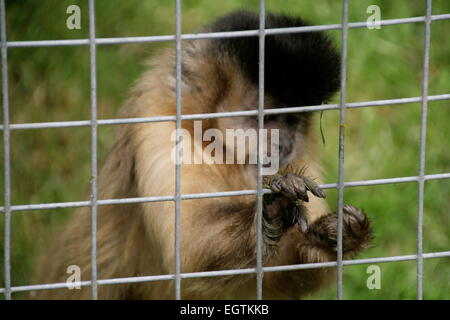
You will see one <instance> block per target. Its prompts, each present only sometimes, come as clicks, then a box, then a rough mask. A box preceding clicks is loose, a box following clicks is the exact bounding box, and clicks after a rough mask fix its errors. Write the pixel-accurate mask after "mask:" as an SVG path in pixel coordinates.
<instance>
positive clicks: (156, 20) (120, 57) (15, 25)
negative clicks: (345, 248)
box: [0, 0, 450, 299]
mask: <svg viewBox="0 0 450 320" xmlns="http://www.w3.org/2000/svg"><path fill="white" fill-rule="evenodd" d="M6 2H7V6H6V7H7V29H8V40H11V41H15V40H16V41H18V40H48V39H78V38H86V37H87V36H88V13H87V3H86V2H87V1H76V0H60V1H49V0H47V1H39V2H38V1H20V2H19V1H6ZM243 3H245V7H244V5H243ZM70 4H79V5H80V7H81V9H82V19H81V23H82V29H81V30H73V31H72V30H68V29H67V28H66V27H65V20H66V18H67V15H66V13H65V11H66V8H67V6H68V5H70ZM371 4H377V5H379V6H380V7H381V14H382V18H384V19H390V18H399V17H411V16H419V15H423V14H424V12H425V5H424V4H425V1H421V0H413V1H411V0H396V1H392V0H384V1H381V0H378V1H376V0H370V1H368V0H358V1H350V12H349V19H350V21H365V20H366V19H367V17H368V14H367V13H366V8H367V6H369V5H371ZM257 7H258V1H256V0H252V1H238V0H227V1H210V0H208V1H207V0H185V1H183V32H194V31H195V30H198V28H199V27H200V26H201V25H203V24H204V23H206V22H209V21H211V20H212V19H214V18H215V17H216V16H220V15H222V14H224V13H226V12H229V11H231V10H233V9H236V8H248V9H257ZM267 7H268V9H270V10H275V11H283V12H289V13H293V14H300V15H302V16H304V17H307V18H309V20H311V21H313V22H314V23H316V24H322V23H324V24H328V23H339V22H340V18H341V7H340V1H336V0H315V1H314V4H312V2H311V1H298V0H295V1H294V0H272V1H271V0H268V1H267ZM433 13H434V14H442V13H450V2H448V0H435V1H433ZM96 18H97V19H96V20H97V36H98V37H117V36H144V35H159V34H172V33H173V32H174V26H175V24H174V6H173V1H166V0H158V1H157V0H153V1H140V0H129V1H119V0H98V1H97V6H96ZM449 28H450V21H435V22H433V24H432V39H431V40H432V42H431V55H430V81H429V94H444V93H450V42H449V41H448V30H449ZM329 34H330V35H331V36H332V37H333V38H334V39H335V40H336V42H337V43H338V44H339V43H340V32H339V31H331V32H329ZM423 42H424V27H423V24H420V23H418V24H407V25H397V26H386V27H383V28H381V29H380V30H368V29H366V28H362V29H351V30H349V42H348V89H347V100H348V101H352V102H353V101H366V100H377V99H390V98H402V97H415V96H420V95H421V77H422V72H421V68H422V59H423V49H422V47H423ZM167 45H170V44H167V43H159V44H128V45H112V46H99V47H98V56H97V65H98V66H97V74H98V113H99V118H114V117H116V112H117V110H118V108H119V107H120V106H121V105H122V103H123V102H124V100H125V99H126V97H127V94H128V90H129V88H130V87H131V86H132V84H133V82H134V81H135V80H136V79H137V78H138V77H139V75H140V73H141V72H142V71H143V69H144V67H143V62H144V61H145V59H147V58H148V57H149V56H151V55H152V54H154V53H155V51H156V50H157V49H158V48H160V47H162V46H167ZM8 59H9V86H10V87H9V96H10V105H11V112H10V113H11V114H10V116H11V123H27V122H47V121H62V120H85V119H89V117H90V91H89V86H90V84H89V83H90V82H89V48H88V47H87V46H81V47H46V48H11V49H10V50H8ZM337 101H339V97H338V96H337V97H336V98H335V99H334V101H333V102H337ZM420 114H421V110H420V104H406V105H397V106H386V107H381V108H363V109H351V110H347V113H346V119H347V125H346V149H345V180H346V181H354V180H362V179H379V178H390V177H401V176H412V175H416V174H417V173H418V163H419V133H420ZM338 118H339V114H338V112H337V111H328V112H325V113H324V115H323V127H324V135H325V139H326V143H325V145H321V146H320V148H319V151H320V153H321V159H322V163H323V167H324V172H325V182H326V183H333V182H336V181H337V154H338V149H337V145H338ZM449 119H450V102H449V101H441V102H430V103H429V108H428V131H427V154H426V173H427V174H432V173H442V172H450V152H449V148H448V146H449V141H450V140H449V137H450V126H449V125H448V121H449ZM317 124H318V118H317ZM112 131H113V128H111V127H103V126H102V127H100V129H99V149H100V153H99V160H100V162H101V161H102V159H103V157H104V154H105V152H106V151H107V149H108V146H109V145H110V143H111V136H112ZM89 134H90V131H89V128H66V129H46V130H27V131H13V132H12V133H11V146H12V147H11V166H12V175H11V178H12V190H11V197H12V203H13V204H31V203H49V202H60V201H77V200H82V199H84V197H85V195H86V191H87V188H88V183H89V166H90V159H89V156H90V154H89V152H90V148H89ZM317 134H319V131H318V132H317ZM2 181H3V179H2ZM449 191H450V181H449V180H439V181H429V182H426V185H425V204H424V237H425V238H424V251H425V252H434V251H448V250H450V232H449V230H450V197H449ZM0 192H1V193H2V192H3V185H2V186H1V190H0ZM417 193H418V188H417V184H415V183H405V184H394V185H383V186H372V187H358V188H348V189H346V190H345V202H346V203H351V204H353V205H355V206H359V207H362V208H364V209H365V210H366V211H367V212H368V214H369V216H370V218H371V220H372V221H373V224H374V227H375V231H376V239H375V243H374V248H372V249H370V250H368V251H367V252H365V253H364V254H363V255H362V256H360V257H361V258H372V257H382V256H391V255H405V254H413V253H414V252H415V250H416V228H417V227H416V225H417V216H416V215H417ZM327 194H328V201H329V204H330V207H331V208H333V209H334V208H336V204H337V192H336V191H334V190H329V191H327ZM72 212H73V210H71V209H66V210H46V211H33V212H17V213H14V214H13V215H12V253H11V255H12V256H11V258H12V281H13V285H15V286H16V285H26V284H30V281H31V279H30V276H31V274H32V271H33V269H34V261H35V257H36V255H37V253H38V252H40V250H42V248H43V247H44V245H45V242H46V241H47V240H48V239H50V237H51V236H52V234H53V232H54V230H55V229H57V228H58V227H60V226H62V225H63V224H64V222H65V221H66V219H67V217H68V216H69V215H70V214H71V213H72ZM0 227H1V229H0V230H1V231H0V236H1V240H0V242H1V243H0V248H3V219H2V220H0ZM0 259H3V255H2V256H1V258H0ZM379 266H380V267H381V270H382V280H381V282H382V284H381V285H382V288H381V290H369V289H367V287H366V280H367V277H368V274H367V273H366V268H367V266H366V265H362V266H352V267H346V268H345V272H344V296H345V298H348V299H414V298H415V296H416V293H415V291H416V289H415V286H416V284H415V273H416V264H415V262H414V261H409V262H400V263H386V264H379ZM2 277H3V260H1V264H0V285H2V286H3V278H2ZM449 288H450V259H449V258H445V259H444V258H443V259H433V260H425V262H424V297H425V298H426V299H449V298H450V290H449ZM335 295H336V289H335V288H333V287H332V288H330V289H324V290H323V291H321V292H319V293H317V294H314V295H312V296H311V297H310V298H315V299H317V298H320V299H333V298H335ZM15 297H17V298H20V297H22V296H21V295H17V296H16V295H15Z"/></svg>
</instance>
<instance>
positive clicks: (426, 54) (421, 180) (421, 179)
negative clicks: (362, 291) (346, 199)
mask: <svg viewBox="0 0 450 320" xmlns="http://www.w3.org/2000/svg"><path fill="white" fill-rule="evenodd" d="M431 8H432V0H427V9H426V17H425V40H424V49H423V68H422V106H421V116H420V117H421V118H420V121H421V123H420V152H419V176H418V186H419V190H418V209H417V300H422V299H423V286H422V285H423V246H422V245H423V202H424V190H425V151H426V140H427V109H428V70H429V61H430V36H431Z"/></svg>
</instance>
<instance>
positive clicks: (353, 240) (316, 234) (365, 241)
mask: <svg viewBox="0 0 450 320" xmlns="http://www.w3.org/2000/svg"><path fill="white" fill-rule="evenodd" d="M343 209H344V210H343V214H344V215H343V226H342V246H343V254H344V257H346V258H352V257H353V256H355V255H356V254H357V253H358V252H360V251H361V250H363V249H366V248H368V247H369V246H370V242H371V240H372V239H373V236H372V228H371V226H370V222H369V219H368V218H367V216H366V214H365V213H364V212H363V211H362V210H360V209H358V208H355V207H353V206H350V205H345V206H344V208H343ZM337 219H338V215H337V213H336V212H333V213H329V214H327V215H324V216H322V217H320V218H319V219H318V220H316V221H314V222H313V223H312V224H311V225H310V226H309V229H308V231H307V232H306V238H307V239H308V241H309V243H310V244H312V245H313V246H315V247H319V248H320V249H322V250H325V251H328V252H329V253H331V254H333V255H334V254H335V253H336V251H337V237H338V229H337Z"/></svg>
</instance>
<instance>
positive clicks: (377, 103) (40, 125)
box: [0, 94, 450, 130]
mask: <svg viewBox="0 0 450 320" xmlns="http://www.w3.org/2000/svg"><path fill="white" fill-rule="evenodd" d="M441 100H450V94H439V95H432V96H428V101H441ZM421 101H422V96H420V97H410V98H398V99H386V100H372V101H362V102H349V103H347V104H346V108H347V109H355V108H368V107H384V106H394V105H402V104H408V103H417V102H421ZM338 109H339V104H321V105H316V106H304V107H285V108H272V109H264V115H270V114H286V113H301V112H312V111H323V110H338ZM258 112H259V111H258V110H248V111H230V112H216V113H199V114H182V115H181V120H204V119H215V118H229V117H250V116H257V115H258ZM165 121H176V116H159V117H158V116H156V117H141V118H119V119H98V120H97V125H117V124H135V123H151V122H165ZM90 125H91V121H90V120H81V121H54V122H35V123H17V124H10V125H9V129H10V130H30V129H50V128H69V127H86V126H90ZM0 130H3V126H2V125H0Z"/></svg>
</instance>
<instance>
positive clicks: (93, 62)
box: [89, 0, 98, 300]
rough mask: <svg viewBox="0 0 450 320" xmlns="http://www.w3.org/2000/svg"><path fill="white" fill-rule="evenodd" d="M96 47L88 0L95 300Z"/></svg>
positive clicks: (94, 283) (91, 0)
mask: <svg viewBox="0 0 450 320" xmlns="http://www.w3.org/2000/svg"><path fill="white" fill-rule="evenodd" d="M96 56H97V48H96V44H95V0H89V57H90V72H91V74H90V78H91V279H92V280H91V281H92V282H91V283H92V284H91V294H92V299H93V300H97V298H98V293H97V154H98V152H97V61H96Z"/></svg>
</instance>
